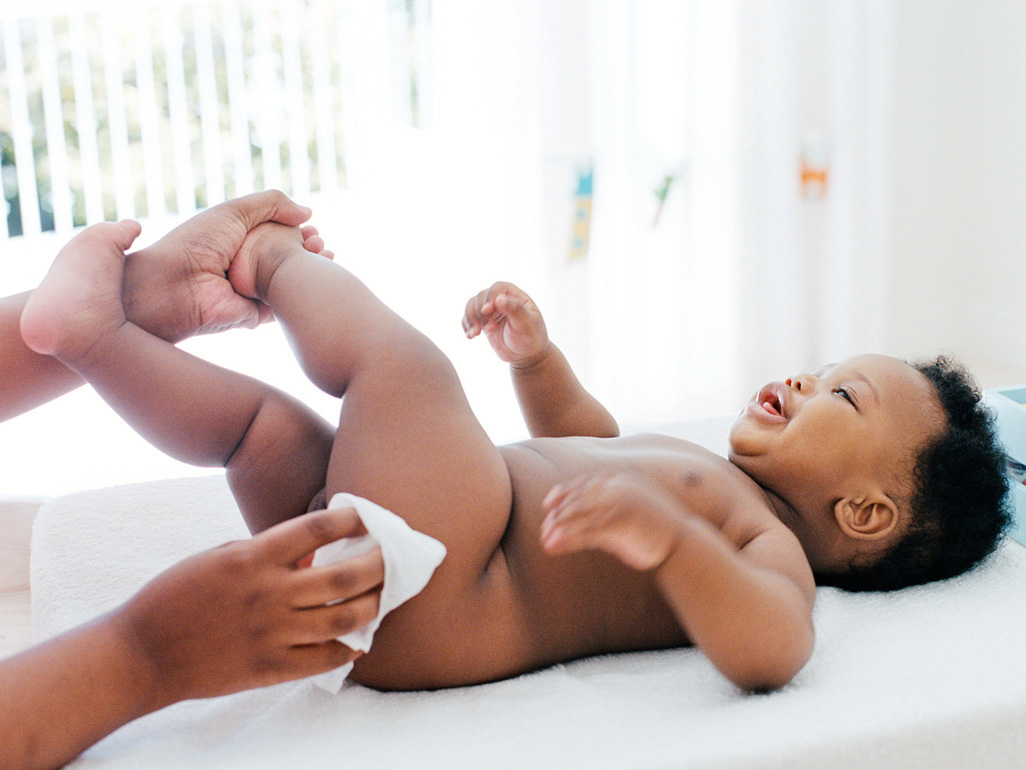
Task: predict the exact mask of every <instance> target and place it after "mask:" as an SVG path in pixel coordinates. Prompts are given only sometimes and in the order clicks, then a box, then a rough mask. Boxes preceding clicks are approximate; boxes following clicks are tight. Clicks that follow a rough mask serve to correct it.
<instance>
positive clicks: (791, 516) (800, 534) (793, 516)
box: [762, 487, 805, 543]
mask: <svg viewBox="0 0 1026 770" xmlns="http://www.w3.org/2000/svg"><path fill="white" fill-rule="evenodd" d="M762 491H763V493H765V495H766V499H768V500H769V503H770V505H771V506H772V507H773V513H774V514H775V515H776V517H777V518H778V519H780V521H781V522H783V524H784V525H785V526H786V527H787V528H788V529H789V530H791V531H792V532H794V534H795V536H796V537H797V538H798V539H799V540H801V541H803V543H804V540H803V538H804V535H805V525H804V524H803V523H802V519H801V516H799V515H798V511H796V510H795V507H794V506H793V505H791V504H790V503H789V502H787V500H785V499H784V498H782V497H781V496H780V495H778V494H777V493H776V492H773V491H772V490H769V489H767V488H766V487H762Z"/></svg>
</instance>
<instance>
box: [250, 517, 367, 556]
mask: <svg viewBox="0 0 1026 770" xmlns="http://www.w3.org/2000/svg"><path fill="white" fill-rule="evenodd" d="M365 534H367V529H366V528H365V527H364V526H363V522H361V521H360V517H359V516H357V515H356V509H355V508H339V509H338V510H334V511H314V512H313V513H307V514H304V515H302V516H297V517H296V518H294V519H289V520H288V521H283V522H282V523H281V524H277V525H275V526H273V527H271V528H270V529H268V530H266V531H264V532H261V533H260V534H259V535H257V536H256V537H255V538H253V541H254V543H255V544H256V545H257V547H258V548H259V549H260V551H261V553H263V554H265V555H266V556H267V558H269V559H271V560H272V561H275V562H277V563H279V564H295V563H296V562H297V561H299V560H300V559H301V558H303V557H304V556H306V555H307V554H308V553H310V552H312V551H316V550H317V549H318V548H320V547H321V546H322V545H327V544H328V543H333V542H334V541H336V540H340V539H342V538H344V537H359V536H360V535H365ZM258 541H259V542H258Z"/></svg>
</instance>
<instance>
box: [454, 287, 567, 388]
mask: <svg viewBox="0 0 1026 770" xmlns="http://www.w3.org/2000/svg"><path fill="white" fill-rule="evenodd" d="M463 331H464V332H466V335H467V339H473V338H474V337H476V336H478V335H479V334H480V333H481V332H484V333H485V336H486V337H488V342H490V343H491V345H492V348H493V349H494V350H495V352H496V353H497V354H498V356H499V358H500V359H502V360H503V361H505V362H506V363H508V364H511V365H512V366H515V367H518V368H526V367H529V366H532V365H533V364H536V363H537V362H538V361H540V360H541V359H542V358H543V357H544V356H545V354H546V353H547V352H548V350H549V334H548V332H547V331H546V330H545V321H544V320H543V319H542V315H541V313H540V312H539V310H538V306H537V305H535V304H534V301H533V300H532V299H531V298H530V297H529V296H527V294H525V293H524V292H523V291H522V290H521V289H519V288H518V287H516V286H514V285H513V284H511V283H505V282H501V281H500V282H499V283H495V284H492V286H491V287H490V288H488V289H485V290H484V291H482V292H480V293H479V294H477V295H475V296H473V297H471V298H470V300H469V301H468V302H467V309H466V311H465V312H464V314H463Z"/></svg>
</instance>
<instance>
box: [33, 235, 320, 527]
mask: <svg viewBox="0 0 1026 770" xmlns="http://www.w3.org/2000/svg"><path fill="white" fill-rule="evenodd" d="M138 233H139V226H138V224H136V223H135V222H122V223H120V224H109V223H108V224H101V225H94V226H92V227H89V228H87V229H86V230H84V231H83V232H82V233H81V234H79V235H78V236H76V237H75V238H74V239H72V241H71V242H70V243H69V244H68V245H67V246H65V247H64V248H63V249H62V250H61V251H60V253H59V254H58V256H57V258H56V259H55V261H54V264H53V266H52V267H51V269H50V272H49V273H48V274H47V276H46V278H45V279H44V281H43V283H42V284H41V285H40V287H39V288H38V289H37V290H36V291H35V292H34V293H33V295H32V297H31V298H30V300H29V302H28V304H27V306H26V308H25V311H24V313H23V315H22V322H21V323H22V335H23V336H24V338H25V341H26V343H27V344H28V345H29V346H30V347H32V348H33V349H34V350H36V351H37V352H40V353H46V354H49V355H53V356H55V357H57V358H58V359H60V360H61V361H62V362H63V363H65V364H66V365H68V366H70V367H71V368H72V369H74V370H76V371H77V372H78V373H79V374H81V375H82V376H83V377H84V378H85V379H86V380H87V381H88V382H90V383H91V384H92V385H93V387H94V388H95V389H96V391H97V392H98V393H99V394H100V395H101V396H102V397H103V399H104V400H105V401H107V403H109V404H110V405H111V406H112V407H113V408H114V409H115V410H116V411H117V412H118V413H119V414H120V415H121V416H122V417H123V418H124V419H125V420H126V421H127V422H128V423H129V424H130V425H132V427H133V428H135V429H136V430H137V431H138V432H139V433H140V434H142V435H143V436H144V437H145V438H146V439H148V440H149V441H150V442H151V443H153V444H154V445H155V446H157V447H159V448H160V449H162V450H163V451H165V452H167V453H168V454H170V455H172V456H174V457H176V458H178V459H180V460H183V461H185V462H189V463H193V464H196V465H215V466H225V467H227V469H228V478H229V481H230V482H231V484H232V489H233V492H235V494H236V499H237V500H238V501H239V505H240V508H241V509H242V511H243V514H244V515H245V516H246V519H247V522H248V523H249V525H250V528H251V529H254V530H256V529H264V528H266V527H267V526H270V525H271V524H273V523H275V522H276V521H278V520H281V519H283V518H288V517H290V516H295V515H297V514H299V513H302V512H303V511H305V510H306V507H307V504H308V503H309V501H310V499H311V498H312V497H313V496H314V494H316V492H317V491H318V490H319V489H320V488H321V486H322V485H323V481H324V474H325V472H326V469H327V465H328V457H329V453H330V449H331V438H332V435H333V433H334V431H333V429H332V428H331V426H329V425H327V423H325V422H324V421H323V420H321V419H320V418H319V417H317V416H316V415H315V414H314V413H313V412H311V411H310V410H308V409H306V408H305V407H304V406H302V405H301V404H299V403H297V402H295V401H293V400H291V399H289V398H288V397H286V396H284V395H283V394H281V393H279V392H278V391H275V390H273V389H272V388H270V387H269V386H267V385H265V384H263V383H261V382H259V381H257V380H254V379H252V378H249V377H245V376H243V375H241V374H238V373H236V372H230V371H228V370H225V369H221V368H220V367H217V366H214V365H213V364H210V363H208V362H206V361H203V360H201V359H199V358H196V357H194V356H191V355H189V354H188V353H185V352H184V351H181V350H179V349H178V348H176V347H174V346H173V345H171V344H169V343H167V342H164V341H163V340H161V339H158V338H157V337H154V336H152V335H150V334H147V333H146V332H144V331H143V330H142V329H140V328H139V327H137V326H135V325H133V324H130V323H128V322H127V321H126V320H125V316H124V310H123V308H122V305H121V281H122V273H123V269H124V260H125V249H127V248H128V247H129V246H130V245H131V243H132V241H133V240H134V239H135V237H136V236H137V235H138Z"/></svg>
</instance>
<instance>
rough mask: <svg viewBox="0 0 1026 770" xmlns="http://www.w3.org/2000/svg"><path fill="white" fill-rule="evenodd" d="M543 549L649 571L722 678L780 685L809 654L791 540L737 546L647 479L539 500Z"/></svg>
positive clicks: (807, 594)
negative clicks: (611, 559) (590, 553)
mask: <svg viewBox="0 0 1026 770" xmlns="http://www.w3.org/2000/svg"><path fill="white" fill-rule="evenodd" d="M545 507H546V509H547V510H548V515H547V517H546V519H545V521H544V522H543V524H542V528H541V538H542V544H543V546H544V547H545V549H546V550H547V551H548V552H549V553H550V554H561V553H570V552H573V551H579V550H587V549H598V550H603V551H606V552H607V553H609V554H611V555H612V556H615V557H616V558H618V559H620V560H621V561H622V562H624V563H625V564H626V565H627V566H629V567H633V568H634V569H637V570H642V571H647V570H651V571H652V572H653V575H654V578H655V581H656V583H657V584H658V586H659V589H660V591H661V593H662V594H663V597H664V598H665V599H666V601H667V603H668V604H669V605H670V607H671V608H672V610H673V612H674V614H675V615H676V617H677V620H678V622H679V623H680V624H681V627H682V628H683V629H684V631H685V633H686V634H687V635H688V638H689V639H691V641H692V642H693V643H694V645H695V646H696V647H698V648H699V649H700V650H702V652H703V653H705V655H706V656H707V657H708V658H709V659H710V660H711V661H712V663H713V665H715V666H716V668H717V669H719V670H720V671H721V672H722V673H723V674H724V675H725V676H726V677H727V678H728V679H730V680H731V681H732V682H734V683H735V684H737V685H738V686H740V687H744V688H746V689H750V690H766V689H774V688H777V687H782V686H783V685H785V684H787V683H788V682H789V681H791V679H792V678H793V677H794V675H795V674H797V673H798V671H800V670H801V668H802V666H804V665H805V663H806V662H807V661H808V659H809V657H810V656H811V655H812V648H813V642H814V634H813V627H812V603H813V599H814V594H815V591H814V586H813V585H812V581H811V576H803V574H802V572H801V570H800V569H799V568H796V567H794V566H793V565H796V564H802V563H804V555H803V554H802V552H801V547H800V546H799V545H798V544H797V543H791V542H790V541H789V540H788V539H787V536H786V533H784V532H782V531H778V530H768V531H766V532H763V533H761V534H758V535H756V536H755V537H753V538H752V539H751V540H750V541H749V542H748V543H746V544H745V545H744V546H742V547H741V548H737V547H736V546H735V545H734V544H733V543H731V542H729V541H728V540H727V539H726V538H725V537H724V536H723V535H722V534H721V533H720V532H719V531H717V530H716V529H715V528H714V527H713V526H712V525H711V524H710V523H709V522H708V521H706V520H705V519H704V518H702V517H700V516H696V515H694V514H692V513H691V512H689V511H688V510H687V509H686V508H685V506H684V505H683V504H682V503H681V502H680V500H679V499H677V498H676V497H674V496H673V495H671V494H669V493H668V492H667V491H666V490H664V489H663V488H661V487H659V486H658V485H656V484H654V483H653V482H652V481H651V480H649V479H648V478H646V477H643V476H640V475H637V474H631V473H619V474H615V475H610V476H592V477H585V478H581V479H578V480H577V481H575V482H573V483H571V484H568V485H564V486H559V487H556V488H555V489H553V490H552V492H550V493H549V495H548V497H547V498H546V500H545Z"/></svg>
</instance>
